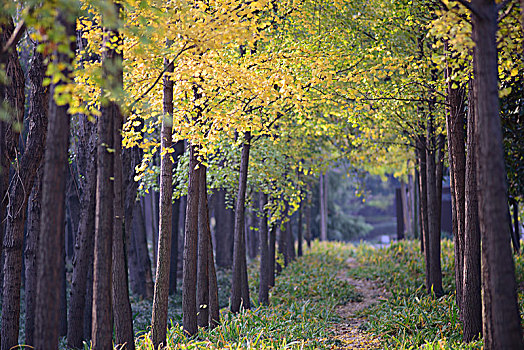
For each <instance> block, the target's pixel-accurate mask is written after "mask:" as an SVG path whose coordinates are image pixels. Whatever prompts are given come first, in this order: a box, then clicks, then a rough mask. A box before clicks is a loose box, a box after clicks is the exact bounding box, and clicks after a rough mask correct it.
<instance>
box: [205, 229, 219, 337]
mask: <svg viewBox="0 0 524 350" xmlns="http://www.w3.org/2000/svg"><path fill="white" fill-rule="evenodd" d="M208 233H209V235H208V239H209V242H208V246H209V249H208V252H209V255H208V268H209V326H210V327H211V328H215V327H216V326H217V325H218V323H219V322H220V305H218V283H217V274H216V270H215V259H214V257H213V240H212V239H211V230H209V231H208Z"/></svg>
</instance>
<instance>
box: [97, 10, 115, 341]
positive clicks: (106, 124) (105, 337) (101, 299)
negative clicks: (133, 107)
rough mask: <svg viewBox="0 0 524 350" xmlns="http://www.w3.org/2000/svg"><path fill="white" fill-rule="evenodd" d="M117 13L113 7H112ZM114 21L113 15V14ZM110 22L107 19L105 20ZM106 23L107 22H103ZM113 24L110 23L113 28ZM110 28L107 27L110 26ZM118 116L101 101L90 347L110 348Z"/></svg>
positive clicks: (111, 104)
mask: <svg viewBox="0 0 524 350" xmlns="http://www.w3.org/2000/svg"><path fill="white" fill-rule="evenodd" d="M112 11H113V12H116V9H115V8H113V9H112ZM113 15H114V17H113V18H112V19H113V21H116V18H117V16H116V14H115V13H113ZM107 22H109V21H107ZM107 24H109V23H106V25H107ZM115 24H116V23H111V27H114V25H115ZM109 28H110V27H109ZM109 28H108V27H106V29H104V31H105V33H104V41H103V45H104V46H105V47H106V50H105V51H104V53H103V58H102V67H103V70H104V75H105V76H106V79H107V82H108V85H107V86H106V89H107V92H106V93H108V94H111V93H112V92H113V91H115V90H114V89H116V87H117V83H116V81H115V80H116V79H117V77H115V71H114V67H116V64H117V52H116V50H115V47H114V46H112V45H111V44H110V43H111V40H114V39H115V38H117V36H116V33H115V32H114V31H113V30H111V29H109ZM117 118H119V107H118V105H117V104H116V102H115V101H114V100H107V99H106V100H104V101H102V108H101V113H100V116H99V120H98V124H97V130H98V145H97V158H98V162H97V186H96V220H95V250H94V271H93V318H92V327H91V339H92V344H93V345H92V346H93V349H109V348H111V347H112V344H113V340H112V324H111V320H112V316H111V309H112V307H111V304H112V303H111V287H112V279H111V272H112V245H113V229H114V208H113V207H114V206H113V196H114V182H113V178H114V131H113V130H114V127H113V125H114V124H113V123H115V122H116V119H117Z"/></svg>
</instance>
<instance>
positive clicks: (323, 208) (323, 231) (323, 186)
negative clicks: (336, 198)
mask: <svg viewBox="0 0 524 350" xmlns="http://www.w3.org/2000/svg"><path fill="white" fill-rule="evenodd" d="M326 192H327V174H320V240H321V241H327V239H328V234H327V227H328V223H327V221H328V215H327V193H326Z"/></svg>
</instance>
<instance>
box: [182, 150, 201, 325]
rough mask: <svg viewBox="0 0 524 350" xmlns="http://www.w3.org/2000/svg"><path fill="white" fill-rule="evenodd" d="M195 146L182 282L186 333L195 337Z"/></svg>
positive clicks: (190, 175) (192, 155) (190, 172)
mask: <svg viewBox="0 0 524 350" xmlns="http://www.w3.org/2000/svg"><path fill="white" fill-rule="evenodd" d="M197 166H198V160H197V155H196V154H195V146H193V145H190V146H189V185H188V190H187V209H186V223H185V233H184V267H183V280H182V314H183V319H182V320H183V321H182V322H183V327H184V332H186V333H187V334H189V335H194V334H196V333H197V331H198V324H197V305H196V304H197V300H196V288H197V278H196V277H197V254H198V202H199V177H198V169H195V168H196V167H197Z"/></svg>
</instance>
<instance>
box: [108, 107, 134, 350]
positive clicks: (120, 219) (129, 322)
mask: <svg viewBox="0 0 524 350" xmlns="http://www.w3.org/2000/svg"><path fill="white" fill-rule="evenodd" d="M113 123H115V125H114V127H113V133H114V134H113V138H114V149H115V152H114V180H113V186H114V205H113V210H114V217H113V220H114V222H113V242H112V244H113V246H112V255H113V260H112V276H113V294H112V298H113V315H114V326H115V344H116V345H117V346H118V347H119V349H128V350H133V349H134V348H135V340H134V332H133V318H132V313H131V304H130V302H129V284H128V275H127V271H128V269H127V257H126V244H129V242H127V241H126V239H125V236H124V234H125V233H124V195H123V189H124V187H123V181H122V177H123V171H122V170H123V169H122V167H123V165H122V138H121V131H122V123H123V120H122V114H121V113H120V112H119V111H116V119H115V120H114V121H113Z"/></svg>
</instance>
